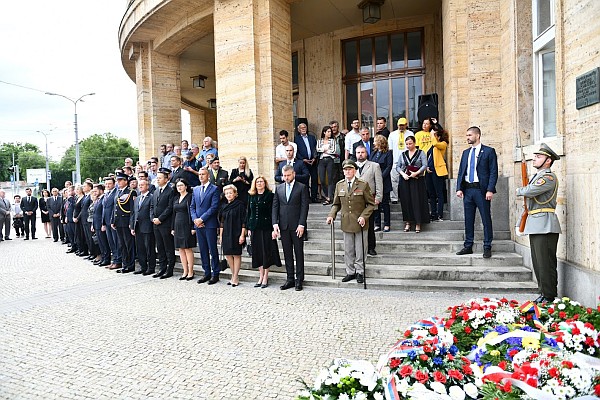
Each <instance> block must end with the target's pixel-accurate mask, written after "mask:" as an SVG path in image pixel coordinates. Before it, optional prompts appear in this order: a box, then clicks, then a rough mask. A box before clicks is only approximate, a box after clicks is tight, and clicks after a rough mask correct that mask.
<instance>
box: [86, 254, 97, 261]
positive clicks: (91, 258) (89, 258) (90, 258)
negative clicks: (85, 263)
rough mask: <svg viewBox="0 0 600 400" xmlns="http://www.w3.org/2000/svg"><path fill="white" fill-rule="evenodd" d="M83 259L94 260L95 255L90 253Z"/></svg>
mask: <svg viewBox="0 0 600 400" xmlns="http://www.w3.org/2000/svg"><path fill="white" fill-rule="evenodd" d="M85 259H86V260H95V259H96V257H95V256H93V255H91V254H90V255H89V256H87V257H86V258H85Z"/></svg>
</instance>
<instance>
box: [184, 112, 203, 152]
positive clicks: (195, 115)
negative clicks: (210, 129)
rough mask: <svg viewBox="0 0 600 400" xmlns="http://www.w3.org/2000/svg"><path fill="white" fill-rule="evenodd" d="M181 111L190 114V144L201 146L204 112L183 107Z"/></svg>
mask: <svg viewBox="0 0 600 400" xmlns="http://www.w3.org/2000/svg"><path fill="white" fill-rule="evenodd" d="M183 109H185V110H187V111H188V112H189V113H190V130H191V133H192V135H191V142H190V144H192V143H195V144H197V145H198V146H202V139H204V136H205V132H206V128H205V123H204V110H202V109H198V108H191V107H186V106H185V105H184V106H183Z"/></svg>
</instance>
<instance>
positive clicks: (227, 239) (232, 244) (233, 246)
mask: <svg viewBox="0 0 600 400" xmlns="http://www.w3.org/2000/svg"><path fill="white" fill-rule="evenodd" d="M223 194H224V195H225V198H226V199H227V203H226V204H225V205H224V206H223V208H221V212H220V213H219V223H220V226H221V229H220V230H219V242H220V243H221V252H222V253H223V255H225V258H226V259H227V264H229V268H231V280H230V281H229V283H227V284H228V285H231V286H233V287H236V286H237V285H239V284H240V278H239V276H238V275H239V273H240V268H241V267H242V247H243V245H244V242H245V241H246V204H244V203H243V202H242V201H241V200H240V199H239V198H238V197H237V188H236V187H235V186H234V185H227V186H225V187H224V188H223Z"/></svg>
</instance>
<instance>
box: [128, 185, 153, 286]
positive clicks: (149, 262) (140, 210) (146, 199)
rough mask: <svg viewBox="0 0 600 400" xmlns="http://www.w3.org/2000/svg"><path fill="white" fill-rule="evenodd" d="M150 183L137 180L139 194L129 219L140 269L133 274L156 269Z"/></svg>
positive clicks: (145, 272)
mask: <svg viewBox="0 0 600 400" xmlns="http://www.w3.org/2000/svg"><path fill="white" fill-rule="evenodd" d="M149 188H150V183H149V182H148V181H147V180H145V179H140V180H139V181H138V190H139V191H140V195H139V196H138V197H136V199H135V202H134V203H133V212H132V213H131V219H130V221H129V228H130V229H131V234H132V235H133V236H134V237H135V246H136V249H137V256H138V261H139V263H140V270H139V271H135V272H134V275H137V274H142V275H144V276H145V275H151V274H154V271H155V269H156V250H155V246H156V242H155V240H154V224H153V223H152V220H151V219H150V204H151V203H152V195H151V194H150V192H149V191H148V189H149Z"/></svg>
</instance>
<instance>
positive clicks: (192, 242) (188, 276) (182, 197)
mask: <svg viewBox="0 0 600 400" xmlns="http://www.w3.org/2000/svg"><path fill="white" fill-rule="evenodd" d="M175 189H176V190H177V193H178V195H175V196H174V199H173V218H172V219H171V221H172V222H171V224H172V225H171V234H172V235H173V237H174V239H175V247H176V248H179V258H180V259H181V265H182V266H183V275H181V278H179V280H180V281H183V280H187V281H191V280H192V279H194V247H196V236H194V235H195V234H196V230H195V229H194V224H193V223H192V216H191V214H190V203H191V202H192V188H191V187H190V185H189V184H188V182H187V181H186V180H185V179H184V178H179V179H177V180H176V181H175Z"/></svg>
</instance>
